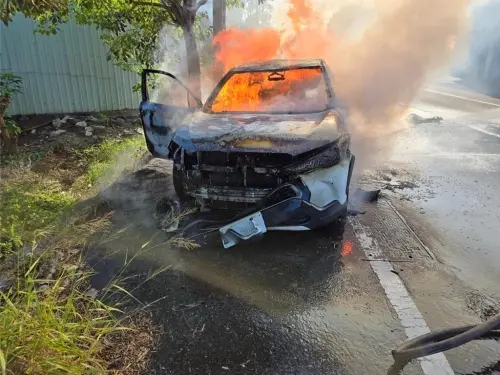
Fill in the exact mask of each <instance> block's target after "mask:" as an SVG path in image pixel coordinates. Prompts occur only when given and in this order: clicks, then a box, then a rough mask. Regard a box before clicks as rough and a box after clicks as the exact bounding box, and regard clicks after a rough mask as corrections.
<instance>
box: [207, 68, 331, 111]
mask: <svg viewBox="0 0 500 375" xmlns="http://www.w3.org/2000/svg"><path fill="white" fill-rule="evenodd" d="M301 69H320V70H321V73H322V76H323V80H324V82H325V89H326V95H327V98H328V102H327V105H326V107H325V108H323V109H321V110H315V111H297V112H295V111H294V112H291V111H223V112H214V111H212V104H213V103H214V101H215V98H216V97H217V96H218V95H219V92H220V91H221V89H222V87H224V85H225V84H226V82H227V81H228V80H229V79H230V78H231V77H232V76H233V75H235V74H242V73H269V74H273V73H278V74H281V73H283V72H286V71H289V70H301ZM334 98H335V94H334V91H333V88H332V82H331V78H330V76H329V74H328V70H327V67H326V65H325V64H324V63H322V64H318V65H308V66H301V65H290V66H287V67H280V68H267V69H248V70H238V69H232V70H230V71H229V72H227V73H226V74H225V75H224V77H222V79H221V80H220V81H219V83H218V84H217V86H216V87H215V88H214V90H213V91H212V93H211V94H210V96H209V97H208V99H207V101H206V102H205V105H204V106H203V108H202V111H203V112H205V113H210V114H228V113H234V114H238V113H267V114H277V115H283V114H301V113H304V114H307V113H320V112H324V111H327V110H329V109H332V108H334Z"/></svg>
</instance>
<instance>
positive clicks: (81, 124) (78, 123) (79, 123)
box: [75, 121, 87, 128]
mask: <svg viewBox="0 0 500 375" xmlns="http://www.w3.org/2000/svg"><path fill="white" fill-rule="evenodd" d="M75 126H78V127H81V128H86V127H87V123H86V122H85V121H78V122H77V123H76V124H75Z"/></svg>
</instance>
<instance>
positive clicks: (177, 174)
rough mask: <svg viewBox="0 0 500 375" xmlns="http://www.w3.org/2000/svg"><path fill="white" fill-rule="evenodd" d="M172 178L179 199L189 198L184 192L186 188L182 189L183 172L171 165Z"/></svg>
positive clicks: (185, 199)
mask: <svg viewBox="0 0 500 375" xmlns="http://www.w3.org/2000/svg"><path fill="white" fill-rule="evenodd" d="M172 180H173V183H174V190H175V193H176V194H177V196H178V197H179V199H180V200H181V201H187V200H190V197H189V196H188V195H187V194H186V190H185V189H184V174H183V173H182V171H181V170H178V169H177V168H175V166H173V167H172Z"/></svg>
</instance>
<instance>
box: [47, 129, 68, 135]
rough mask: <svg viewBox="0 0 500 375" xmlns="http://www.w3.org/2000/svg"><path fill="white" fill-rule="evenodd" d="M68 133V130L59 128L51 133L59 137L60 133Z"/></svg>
mask: <svg viewBox="0 0 500 375" xmlns="http://www.w3.org/2000/svg"><path fill="white" fill-rule="evenodd" d="M64 133H66V130H64V129H59V130H54V131H51V132H50V133H49V135H50V136H51V137H57V136H58V135H61V134H64Z"/></svg>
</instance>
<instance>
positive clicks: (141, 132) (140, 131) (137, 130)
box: [135, 128, 144, 134]
mask: <svg viewBox="0 0 500 375" xmlns="http://www.w3.org/2000/svg"><path fill="white" fill-rule="evenodd" d="M135 131H136V132H137V133H138V134H144V130H143V129H142V128H137V129H135Z"/></svg>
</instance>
